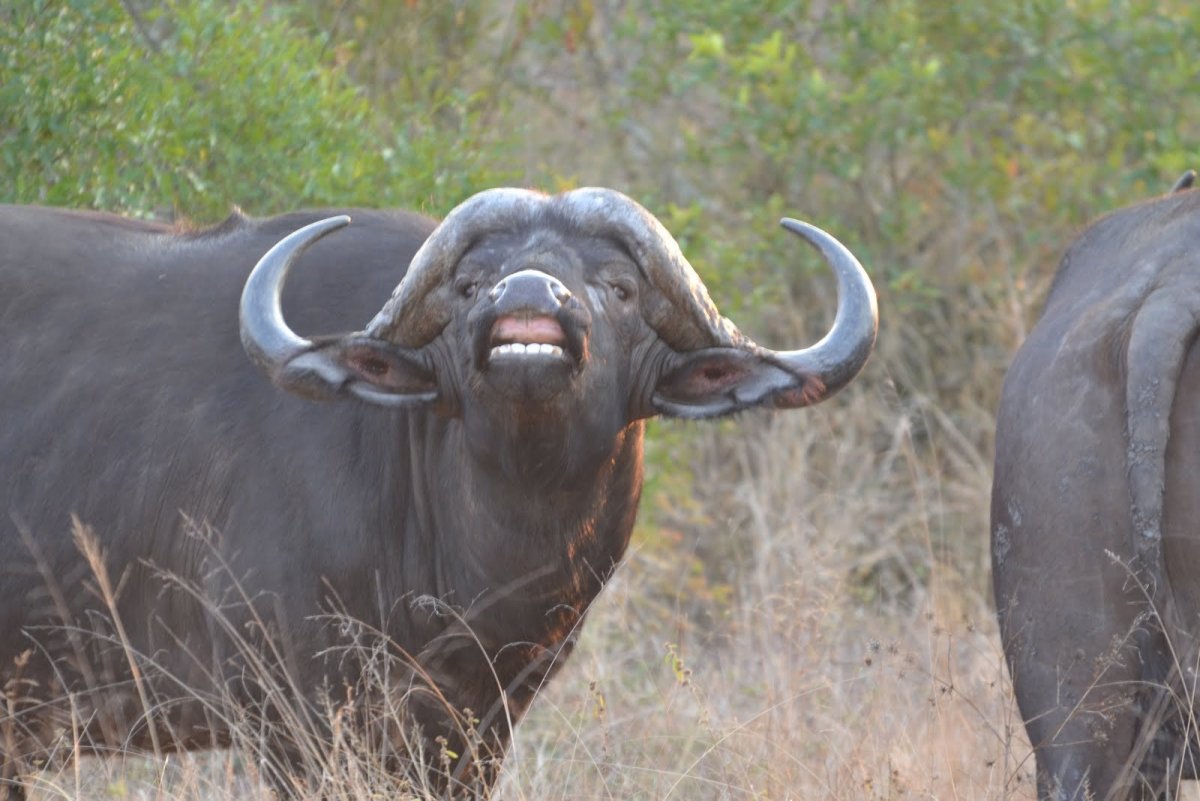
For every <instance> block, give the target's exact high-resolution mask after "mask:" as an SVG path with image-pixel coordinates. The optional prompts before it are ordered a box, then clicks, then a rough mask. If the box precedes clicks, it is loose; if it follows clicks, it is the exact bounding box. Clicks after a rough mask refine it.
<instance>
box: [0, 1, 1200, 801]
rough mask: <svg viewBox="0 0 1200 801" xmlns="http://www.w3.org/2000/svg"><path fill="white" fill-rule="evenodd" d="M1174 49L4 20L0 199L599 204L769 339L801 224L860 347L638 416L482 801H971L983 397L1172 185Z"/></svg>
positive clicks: (43, 5) (624, 5) (987, 38)
mask: <svg viewBox="0 0 1200 801" xmlns="http://www.w3.org/2000/svg"><path fill="white" fill-rule="evenodd" d="M1197 52H1200V4H1196V3H1194V2H1185V1H1184V0H1014V2H1010V3H991V2H985V1H984V0H964V2H959V3H941V2H932V1H931V0H888V1H887V2H883V0H874V1H872V0H848V1H847V2H837V3H835V2H829V1H828V0H807V1H806V0H792V1H790V2H785V1H784V0H703V1H702V2H701V1H700V0H670V1H668V0H644V2H631V0H490V1H489V2H482V1H481V0H435V1H430V0H166V1H165V2H151V0H65V2H64V0H55V1H54V2H50V1H49V0H9V2H7V3H5V4H3V5H2V6H0V170H2V176H3V179H2V180H0V201H4V202H21V203H42V204H51V205H69V206H78V207H89V208H102V209H110V210H114V211H120V212H124V213H128V214H134V215H143V216H155V217H160V218H166V219H181V218H186V219H189V220H192V221H196V222H213V221H216V220H219V219H221V218H222V217H223V216H225V215H226V214H227V213H228V212H229V210H230V208H231V207H232V206H233V205H235V204H236V205H237V206H240V207H241V208H242V209H244V210H245V211H247V212H248V213H251V214H255V215H265V214H270V213H274V212H279V211H283V210H286V209H293V208H297V207H302V206H321V205H354V204H357V205H368V206H403V207H409V208H416V209H420V210H424V211H427V212H429V213H432V214H442V213H444V212H446V211H448V210H449V209H450V208H452V207H453V206H454V205H455V204H456V203H458V202H459V201H461V200H463V199H464V198H466V197H467V196H468V195H469V194H471V193H472V192H474V191H477V190H480V189H483V188H486V187H489V186H495V185H505V184H517V185H528V186H536V187H540V188H543V189H546V190H551V191H555V190H560V189H565V188H570V187H573V186H579V185H605V186H611V187H615V188H617V189H620V190H622V191H625V192H626V193H628V194H630V195H632V196H633V197H635V198H637V199H639V200H640V201H641V202H642V203H643V204H644V205H646V206H647V207H648V208H650V209H651V210H652V211H653V212H655V213H656V214H657V215H659V217H660V218H661V219H662V220H663V222H664V223H665V224H666V225H667V227H668V228H669V229H670V230H671V231H672V232H673V233H674V234H675V235H676V237H677V238H678V239H679V241H680V244H681V245H682V247H683V250H684V252H685V253H686V254H687V255H688V257H689V258H690V259H691V261H692V263H693V264H694V265H695V266H696V268H697V269H698V270H699V272H700V273H701V275H702V276H703V277H704V278H705V280H706V281H707V282H708V283H709V286H710V289H711V290H712V294H713V296H714V298H715V299H716V300H717V302H718V303H719V304H720V305H721V306H722V308H723V311H724V312H725V313H726V314H727V315H728V316H730V317H733V318H734V319H736V320H737V321H738V323H739V325H740V326H741V327H742V328H743V329H744V330H747V332H748V333H750V334H751V335H752V336H754V337H755V338H756V339H759V341H764V342H766V343H769V344H771V345H773V346H791V347H796V346H799V345H801V344H805V343H807V342H809V341H811V340H812V338H813V337H815V336H819V335H820V334H821V333H822V332H823V331H824V330H825V327H826V326H827V324H828V322H829V318H830V313H829V310H830V309H831V308H832V306H833V303H834V294H833V286H832V283H833V282H832V281H831V279H830V277H829V276H828V275H827V274H826V272H825V268H824V267H823V266H822V265H820V263H819V262H818V261H817V260H816V259H815V258H813V257H812V256H811V255H810V254H809V253H808V252H807V249H804V248H801V247H799V246H798V245H797V243H795V242H794V241H792V240H790V239H789V238H788V237H787V236H786V235H785V234H784V233H783V232H782V231H781V230H780V229H779V228H778V226H777V221H778V219H779V217H781V216H784V215H789V216H797V217H800V218H803V219H806V220H809V221H811V222H814V223H816V224H818V225H821V226H822V227H825V228H826V229H827V230H829V231H830V232H832V233H834V234H835V235H837V236H838V237H839V238H840V239H842V241H843V242H845V243H846V244H847V245H848V246H849V247H850V248H851V249H852V250H854V251H855V252H856V253H857V254H858V256H859V258H860V259H861V260H862V262H863V263H864V264H865V265H866V267H867V269H868V271H869V272H871V274H872V276H873V277H874V278H875V280H876V282H877V286H878V289H879V292H880V307H881V310H882V315H883V326H882V329H881V333H880V338H879V347H878V351H877V353H876V355H875V356H874V357H873V360H872V362H871V363H870V364H869V365H868V368H867V370H866V371H865V373H864V374H863V377H862V378H861V379H860V380H859V381H858V382H856V383H855V384H854V385H853V386H852V387H851V388H850V389H848V390H847V391H846V392H845V393H844V394H843V395H842V396H840V397H839V398H838V399H836V400H834V401H832V402H831V403H829V404H826V405H825V406H822V407H819V408H818V409H814V410H812V411H811V412H806V413H803V414H799V415H774V416H773V415H767V414H753V415H747V416H745V417H742V418H739V419H737V420H734V421H726V422H723V423H720V424H717V425H708V426H684V425H676V424H669V423H658V424H655V426H654V428H655V430H654V431H653V432H652V438H651V442H650V445H649V458H650V469H649V471H648V474H649V483H648V495H647V498H646V501H645V503H644V506H643V515H642V522H641V531H640V534H639V537H638V542H637V543H636V548H635V552H634V553H633V554H632V556H631V559H630V564H629V565H628V566H627V569H626V570H624V571H622V572H621V574H620V576H619V577H618V581H617V586H615V587H614V588H613V589H612V590H611V591H610V592H609V593H608V594H607V595H606V596H605V600H604V603H603V605H602V608H601V609H597V610H596V611H595V613H594V614H593V625H592V627H591V629H589V631H588V632H587V633H586V636H585V641H586V642H587V643H589V644H590V646H591V648H590V650H589V649H588V648H585V649H583V650H582V651H581V652H578V653H580V655H579V656H577V657H576V660H575V661H576V662H577V663H579V664H578V665H572V666H571V667H570V669H569V670H568V671H566V672H565V673H564V678H563V679H560V680H559V685H564V687H563V689H561V690H560V689H559V688H558V687H555V688H552V689H551V694H550V695H551V697H550V700H546V701H543V702H542V703H541V705H540V706H539V708H538V711H537V712H535V715H534V716H533V719H532V720H531V722H530V723H529V724H528V727H527V728H528V731H524V732H523V733H522V738H521V739H519V741H518V749H517V751H518V756H520V753H521V752H522V750H524V752H525V757H524V758H523V759H520V758H519V759H517V760H516V761H515V764H516V767H515V768H513V769H512V773H513V774H514V775H513V777H510V784H509V790H508V792H510V793H511V794H513V796H514V797H517V796H521V797H524V796H525V795H528V796H530V797H537V798H550V797H575V794H574V791H573V790H572V789H570V788H578V787H580V786H582V785H581V783H587V782H595V783H597V786H600V787H602V788H603V790H604V793H607V794H608V795H610V796H612V797H634V796H635V795H636V796H639V797H668V796H671V795H672V794H673V793H674V794H676V795H683V796H686V797H689V798H701V797H754V798H758V797H762V798H768V797H769V798H784V797H797V798H799V797H843V796H844V797H847V798H851V797H856V798H857V797H872V798H874V797H879V798H893V797H901V796H903V795H904V794H905V793H914V794H916V795H918V796H920V797H932V796H938V797H968V798H985V797H995V798H1000V797H1005V798H1007V797H1010V796H1011V795H1013V794H1015V795H1018V796H1021V795H1022V794H1025V795H1028V794H1029V793H1030V792H1031V790H1030V789H1029V782H1028V774H1029V772H1030V771H1031V770H1032V762H1031V760H1029V758H1028V748H1027V745H1022V744H1021V743H1020V742H1019V740H1020V737H1021V734H1020V731H1019V727H1017V726H1014V725H1013V719H1012V716H1013V714H1014V713H1013V711H1012V708H1011V703H1010V702H1009V700H1008V698H1007V695H1006V691H1005V690H1004V686H1003V685H1004V675H1003V670H1002V669H1001V668H1000V667H999V666H1000V659H999V648H998V643H997V642H996V641H995V634H994V627H992V623H991V620H990V611H989V604H990V589H989V588H988V576H987V570H988V530H987V503H988V492H989V489H990V462H991V431H992V410H993V408H994V405H995V400H996V397H997V393H998V390H999V386H1000V381H1001V378H1002V376H1003V372H1004V369H1005V367H1006V365H1007V361H1008V358H1009V356H1010V355H1011V353H1012V352H1013V350H1014V349H1015V347H1016V346H1017V345H1018V344H1019V342H1020V341H1021V339H1022V338H1023V336H1024V333H1025V331H1026V329H1027V327H1028V325H1029V324H1030V322H1031V321H1032V319H1033V318H1034V317H1035V316H1036V314H1037V312H1038V310H1039V307H1040V300H1041V297H1042V295H1043V293H1044V289H1045V288H1046V286H1047V284H1048V280H1049V277H1050V276H1051V275H1052V272H1053V270H1054V268H1055V266H1056V262H1057V259H1058V255H1059V254H1060V253H1061V252H1062V251H1063V249H1064V248H1065V247H1066V245H1067V244H1068V243H1069V241H1070V240H1071V239H1072V238H1073V236H1074V235H1075V234H1076V233H1077V232H1078V231H1079V230H1080V229H1081V228H1082V226H1083V225H1084V224H1085V223H1086V222H1087V221H1088V220H1090V219H1092V218H1094V217H1095V216H1097V215H1099V214H1101V213H1103V212H1105V211H1109V210H1112V209H1114V208H1117V207H1119V206H1121V205H1125V204H1127V203H1130V202H1134V201H1138V200H1140V199H1143V198H1146V197H1148V196H1151V195H1156V194H1161V193H1163V192H1165V191H1167V190H1168V189H1169V188H1170V186H1171V185H1172V183H1173V182H1174V180H1175V179H1176V178H1177V177H1178V176H1179V174H1180V173H1182V172H1183V171H1184V170H1185V169H1187V168H1189V167H1196V166H1200V147H1198V143H1200V93H1198V92H1197V91H1196V87H1197V86H1198V85H1200V59H1197V58H1196V53H1197ZM50 233H51V232H47V234H48V235H50ZM798 251H802V252H798ZM596 618H599V622H596ZM664 642H665V643H668V644H667V645H664ZM568 676H570V678H567V677H568ZM580 686H582V687H584V688H587V691H586V692H582V693H581V691H580V690H579V689H578V688H579V687H580ZM571 687H574V690H572V689H571ZM572 692H574V693H575V695H571V693H572ZM956 698H957V700H955V699H956ZM620 699H624V700H623V701H622V700H620ZM647 699H650V700H647ZM680 699H684V700H680ZM622 702H623V703H625V704H626V705H625V706H624V707H619V706H618V705H619V704H621V703H622ZM939 704H940V706H939ZM621 709H623V710H624V711H623V712H622V711H620V710H621ZM653 710H658V713H654V714H657V715H658V717H653V718H651V719H652V720H653V721H654V722H653V723H650V722H648V721H647V718H648V716H650V715H651V714H652V713H653ZM660 718H661V719H666V720H671V721H678V724H679V725H678V727H677V728H672V729H670V731H669V732H664V729H663V726H664V725H665V724H662V723H661V720H660ZM621 721H623V723H622V722H621ZM622 725H624V726H630V727H631V728H620V726H622ZM897 729H898V730H899V731H900V732H901V734H899V735H887V734H886V731H887V730H897ZM648 730H653V731H655V732H657V733H656V734H654V735H653V736H654V737H656V738H658V739H655V740H654V741H653V743H651V742H649V741H648V740H647V739H646V738H647V737H650V736H651V735H649V734H647V731H648ZM866 731H869V732H870V735H869V736H867V735H866V734H865V732H866ZM746 738H749V739H748V740H747V739H746ZM897 738H899V739H897ZM564 739H566V740H570V741H571V742H572V743H573V744H574V745H572V746H571V751H570V753H571V756H570V758H566V757H563V755H562V752H561V742H562V741H563V740H564ZM556 743H559V744H560V745H559V746H557V747H558V748H559V750H555V749H556V745H555V744H556ZM655 743H657V744H655ZM739 743H743V744H742V745H738V744H739ZM622 748H626V749H627V750H626V751H625V752H622V750H621V749H622ZM628 749H633V750H632V751H630V750H628ZM731 749H732V750H731ZM530 754H532V755H533V756H530ZM547 754H549V755H550V756H546V755H547ZM584 754H586V756H587V758H586V760H585V759H584ZM580 764H586V767H580ZM639 766H640V767H639ZM539 782H544V784H539ZM947 782H948V783H947ZM587 786H589V787H591V786H593V785H591V784H588V785H587ZM797 787H798V788H806V789H802V790H796V795H794V796H792V795H789V793H791V792H793V788H797ZM947 787H949V788H951V789H950V791H946V788H947ZM730 788H735V789H736V790H737V791H736V792H735V791H734V790H732V789H730ZM589 792H590V791H589ZM597 793H598V794H599V793H600V791H597ZM922 794H923V795H922ZM581 795H582V793H581ZM1022 797H1024V796H1022Z"/></svg>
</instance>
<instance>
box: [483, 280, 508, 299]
mask: <svg viewBox="0 0 1200 801" xmlns="http://www.w3.org/2000/svg"><path fill="white" fill-rule="evenodd" d="M507 283H508V279H505V280H503V281H501V282H500V283H498V284H496V285H495V286H494V287H492V288H491V289H490V290H489V291H488V298H489V299H490V300H491V301H492V302H493V303H494V302H495V301H497V300H499V299H500V296H501V295H503V294H504V286H505V284H507Z"/></svg>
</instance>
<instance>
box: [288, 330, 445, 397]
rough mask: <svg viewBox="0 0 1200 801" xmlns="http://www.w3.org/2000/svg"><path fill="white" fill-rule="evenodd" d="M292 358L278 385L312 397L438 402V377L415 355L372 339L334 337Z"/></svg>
mask: <svg viewBox="0 0 1200 801" xmlns="http://www.w3.org/2000/svg"><path fill="white" fill-rule="evenodd" d="M313 345H314V346H313V347H312V349H311V350H309V351H307V352H306V353H304V354H302V355H300V356H298V357H296V358H294V359H292V360H291V361H289V362H288V363H287V366H286V367H285V368H284V370H283V371H282V374H281V375H279V376H277V377H276V379H275V382H276V383H277V384H279V385H280V386H282V387H284V388H285V389H287V390H289V391H291V392H294V393H296V394H297V395H301V396H304V397H309V398H316V399H333V398H336V397H339V396H343V397H344V396H345V395H352V396H354V397H356V398H359V399H360V400H364V401H367V402H368V403H374V404H377V405H380V406H420V405H424V404H429V403H432V402H434V401H436V400H437V396H438V387H437V379H436V378H435V376H434V374H433V371H432V370H431V369H429V367H428V366H427V365H426V364H425V363H424V361H423V360H422V359H420V358H419V357H418V356H417V355H416V354H415V353H413V352H411V351H408V350H406V349H404V348H399V347H396V346H395V345H392V344H391V343H388V342H385V341H383V340H379V339H376V338H374V337H368V336H362V335H358V336H348V337H338V338H329V339H326V340H324V341H320V340H318V341H316V342H314V343H313Z"/></svg>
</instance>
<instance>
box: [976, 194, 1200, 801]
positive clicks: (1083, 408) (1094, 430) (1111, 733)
mask: <svg viewBox="0 0 1200 801" xmlns="http://www.w3.org/2000/svg"><path fill="white" fill-rule="evenodd" d="M1185 190H1186V187H1184V188H1177V190H1176V193H1175V194H1172V195H1169V196H1167V197H1164V198H1161V199H1158V200H1153V201H1150V202H1148V203H1145V204H1142V205H1139V206H1135V207H1132V208H1128V209H1125V210H1123V211H1119V212H1116V213H1115V214H1112V215H1110V216H1109V217H1106V218H1104V219H1102V220H1100V221H1099V222H1098V223H1096V224H1095V225H1094V226H1092V227H1091V228H1090V229H1089V230H1088V231H1086V232H1085V233H1084V234H1083V235H1082V237H1080V239H1079V240H1078V241H1077V242H1075V244H1073V245H1072V246H1071V248H1070V249H1069V250H1068V251H1067V253H1066V256H1065V257H1064V259H1063V262H1062V265H1061V266H1060V268H1059V271H1058V274H1057V276H1056V278H1055V281H1054V285H1053V287H1052V288H1051V291H1050V294H1049V297H1048V299H1047V302H1046V308H1045V311H1044V313H1043V315H1042V318H1041V320H1040V321H1039V322H1038V324H1037V325H1036V327H1035V328H1034V329H1033V330H1032V331H1031V333H1030V335H1029V338H1028V340H1027V341H1026V342H1025V343H1024V345H1023V346H1022V347H1021V349H1020V351H1019V352H1018V354H1017V356H1016V358H1015V360H1014V361H1013V364H1012V367H1011V369H1010V370H1009V372H1008V375H1007V377H1006V379H1005V382H1004V389H1003V393H1002V398H1001V402H1000V410H999V417H998V422H997V431H996V471H995V478H994V482H995V483H994V488H993V496H992V563H993V573H994V579H995V591H996V603H997V607H998V611H999V619H1000V626H1001V632H1002V634H1003V638H1004V649H1005V653H1006V654H1007V657H1008V660H1009V665H1010V668H1011V673H1012V679H1013V682H1014V685H1015V688H1016V695H1017V700H1018V702H1019V705H1020V709H1021V714H1022V717H1023V718H1024V719H1025V721H1026V728H1027V731H1028V733H1029V737H1030V740H1031V741H1032V743H1033V745H1034V747H1035V749H1036V755H1037V772H1038V794H1039V797H1040V798H1044V799H1045V798H1050V799H1083V798H1085V797H1086V798H1093V797H1094V798H1097V799H1126V798H1136V799H1158V798H1167V797H1171V798H1174V797H1175V792H1176V789H1177V784H1178V781H1179V779H1181V778H1184V779H1186V778H1191V777H1194V775H1195V764H1194V760H1195V753H1194V743H1195V742H1196V733H1195V731H1194V730H1193V731H1192V732H1191V735H1190V738H1188V737H1186V736H1185V735H1184V733H1183V729H1184V722H1185V718H1186V716H1188V715H1190V714H1191V713H1192V708H1193V706H1194V704H1193V703H1192V701H1191V700H1190V699H1192V698H1194V697H1195V677H1196V673H1195V666H1196V664H1197V663H1196V659H1197V657H1198V656H1200V654H1198V652H1197V650H1196V647H1195V645H1196V639H1195V638H1196V634H1197V632H1198V631H1200V625H1198V622H1200V621H1198V620H1197V615H1198V614H1200V578H1198V577H1200V530H1197V521H1200V404H1198V403H1197V402H1196V400H1195V399H1196V398H1200V352H1198V351H1197V348H1196V347H1195V346H1194V343H1195V338H1196V334H1197V321H1198V320H1200V192H1197V191H1194V190H1188V191H1185ZM1167 688H1170V689H1169V690H1168V689H1167ZM1189 741H1190V743H1191V744H1192V745H1190V746H1189Z"/></svg>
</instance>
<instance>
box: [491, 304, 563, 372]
mask: <svg viewBox="0 0 1200 801" xmlns="http://www.w3.org/2000/svg"><path fill="white" fill-rule="evenodd" d="M566 343H567V336H566V334H565V333H563V329H562V326H561V325H559V323H558V320H556V319H554V318H553V317H548V316H545V315H519V314H509V315H505V316H503V317H500V318H498V319H497V320H496V322H495V323H493V324H492V333H491V337H490V339H489V345H490V350H489V351H488V361H489V362H495V361H499V360H505V361H507V360H509V359H513V360H517V359H523V360H533V359H537V360H545V361H566V360H568V359H569V358H570V356H569V354H568V353H567V351H565V350H564V347H565V346H566Z"/></svg>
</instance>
